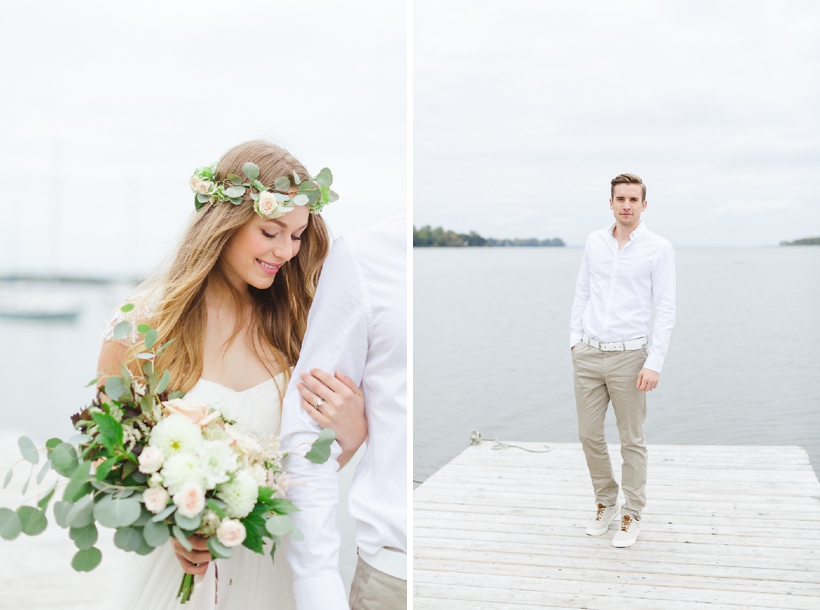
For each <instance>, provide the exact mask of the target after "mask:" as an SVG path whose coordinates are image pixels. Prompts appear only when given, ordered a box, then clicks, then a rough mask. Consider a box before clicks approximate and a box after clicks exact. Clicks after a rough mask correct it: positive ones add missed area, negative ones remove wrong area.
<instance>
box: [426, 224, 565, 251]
mask: <svg viewBox="0 0 820 610" xmlns="http://www.w3.org/2000/svg"><path fill="white" fill-rule="evenodd" d="M565 245H566V244H565V243H564V241H563V240H562V239H560V238H558V237H556V238H555V239H536V238H534V237H532V238H529V239H520V238H516V239H495V238H492V237H482V236H481V235H479V234H478V233H476V232H475V231H470V232H469V233H456V232H455V231H445V230H444V229H443V228H442V227H436V228H435V229H433V228H431V227H430V225H426V226H423V227H421V228H420V229H417V228H416V227H415V226H414V227H413V247H414V248H463V247H470V246H473V247H502V248H503V247H524V248H538V247H542V248H543V247H560V246H565Z"/></svg>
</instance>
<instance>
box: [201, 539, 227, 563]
mask: <svg viewBox="0 0 820 610" xmlns="http://www.w3.org/2000/svg"><path fill="white" fill-rule="evenodd" d="M207 545H208V550H209V551H211V555H213V556H214V557H216V558H217V559H230V558H231V553H232V550H231V548H230V547H227V546H225V545H224V544H222V543H221V542H219V540H217V538H216V536H212V537H210V538H208V542H207Z"/></svg>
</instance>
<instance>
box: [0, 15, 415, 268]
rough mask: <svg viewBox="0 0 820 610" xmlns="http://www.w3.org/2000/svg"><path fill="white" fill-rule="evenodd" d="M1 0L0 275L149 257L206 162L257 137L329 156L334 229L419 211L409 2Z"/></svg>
mask: <svg viewBox="0 0 820 610" xmlns="http://www.w3.org/2000/svg"><path fill="white" fill-rule="evenodd" d="M0 9H2V13H3V35H2V37H0V57H2V58H3V61H2V62H0V80H2V83H3V97H2V101H0V105H1V107H2V112H1V113H0V182H2V184H3V185H4V195H3V196H2V197H0V218H2V220H0V273H4V272H9V271H35V272H43V271H55V270H56V271H62V272H75V273H94V274H112V273H121V274H124V275H133V274H140V273H144V272H146V271H149V270H150V269H151V268H152V267H153V266H154V265H155V264H156V262H157V261H158V260H160V259H161V258H162V257H163V256H164V255H165V254H166V253H167V252H168V251H169V250H170V249H172V248H173V246H174V244H175V243H176V240H177V237H178V235H179V234H180V231H181V230H182V228H183V227H184V226H185V223H186V222H187V219H188V217H189V215H190V214H191V212H192V210H193V203H192V201H193V198H192V195H191V192H190V190H189V188H188V179H189V177H190V176H191V173H192V172H193V170H194V169H195V168H196V167H198V166H201V165H205V164H208V163H211V162H213V161H216V160H217V159H218V158H219V156H220V155H221V154H222V153H223V152H225V151H226V150H227V149H228V148H230V147H231V146H233V145H235V144H238V143H240V142H242V141H245V140H249V139H253V138H258V137H265V138H268V139H272V140H274V141H276V142H278V143H280V144H282V145H283V146H285V147H286V148H288V149H289V150H290V151H291V152H292V153H294V154H295V155H296V156H297V157H298V158H299V159H300V160H301V161H302V162H303V163H305V164H306V166H307V167H308V170H310V171H312V172H318V171H319V169H321V168H322V167H324V166H328V167H330V168H331V169H332V170H333V173H334V177H335V182H334V190H336V191H337V192H338V193H339V194H340V196H341V199H340V200H339V201H338V202H337V203H334V204H333V205H331V206H329V207H328V208H327V209H326V211H325V213H324V216H325V218H326V220H327V221H328V224H329V225H330V227H331V229H332V231H333V232H334V234H335V235H336V236H338V235H342V234H344V233H345V232H346V231H349V230H351V229H355V228H358V227H362V226H367V225H370V224H373V223H375V222H377V221H379V220H382V219H384V218H388V217H390V216H393V215H395V214H398V213H402V212H405V211H406V197H405V193H406V186H407V174H406V162H407V158H406V146H407V142H406V102H407V89H406V57H407V56H406V43H407V38H406V23H407V19H406V7H405V5H404V4H403V3H402V2H382V1H380V0H349V1H347V2H335V1H334V0H325V1H303V2H298V3H297V2H275V3H274V2H268V1H264V0H260V1H252V0H231V1H230V2H228V1H222V2H214V1H212V0H210V1H202V0H199V1H197V2H193V1H189V2H168V1H162V2H157V1H155V0H149V1H142V2H139V3H136V4H135V3H123V2H108V1H91V0H75V1H73V2H60V1H58V0H52V1H42V0H40V1H27V2H13V1H9V0H2V1H0Z"/></svg>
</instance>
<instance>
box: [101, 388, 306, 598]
mask: <svg viewBox="0 0 820 610" xmlns="http://www.w3.org/2000/svg"><path fill="white" fill-rule="evenodd" d="M284 379H285V377H284V375H283V374H280V375H277V376H276V377H275V378H273V379H269V380H267V381H265V382H264V383H261V384H259V385H257V386H255V387H253V388H249V389H247V390H244V391H242V392H237V391H235V390H232V389H230V388H226V387H225V386H222V385H220V384H218V383H215V382H213V381H208V380H207V379H200V380H199V381H198V382H197V384H196V385H195V386H194V387H193V388H192V389H191V391H190V392H188V394H187V395H186V398H191V399H196V400H201V401H205V402H207V403H208V404H211V405H214V406H219V408H220V409H221V410H222V412H223V413H224V415H225V417H226V418H227V419H230V420H233V421H235V422H236V423H237V425H238V426H239V428H240V430H241V431H242V432H243V433H246V434H253V435H255V436H257V437H262V436H270V435H277V434H278V433H279V423H280V419H281V412H282V409H281V400H280V398H279V396H280V392H279V384H284ZM284 389H285V388H284V387H282V388H281V390H282V394H284ZM286 553H287V541H286V542H285V544H283V545H280V546H279V547H278V548H277V549H276V558H275V559H276V561H275V562H272V561H271V558H270V546H269V545H266V547H265V553H264V554H262V555H260V554H258V553H254V552H253V551H251V550H249V549H246V548H245V547H243V546H239V547H235V548H234V550H233V554H232V556H231V558H230V559H227V560H223V559H218V560H216V561H212V562H211V563H210V564H209V565H208V572H207V573H206V574H205V576H204V577H197V580H196V581H195V587H194V594H193V595H192V596H191V599H190V600H188V603H187V604H185V605H184V606H181V605H180V604H179V601H178V600H177V591H178V590H179V584H180V582H181V580H182V576H183V572H182V567H181V566H180V565H179V562H178V561H177V559H176V556H175V555H174V549H173V547H172V546H171V543H170V542H168V543H166V544H165V545H164V546H162V547H160V548H158V549H156V550H155V551H154V552H153V553H151V554H150V555H145V556H139V555H134V554H129V560H128V561H127V562H126V569H125V575H124V578H123V580H122V582H121V583H119V585H117V587H116V588H115V589H114V590H113V591H112V593H111V595H109V596H108V598H107V599H106V601H105V602H104V603H103V605H102V606H101V610H172V609H173V610H180V609H185V610H217V609H218V610H257V609H258V610H267V609H269V610H290V609H295V608H296V603H295V601H294V598H293V582H292V579H291V573H290V568H289V567H288V562H287V557H286ZM214 564H216V572H215V570H214V567H215V566H214ZM217 572H218V582H217V579H216V578H215V573H217Z"/></svg>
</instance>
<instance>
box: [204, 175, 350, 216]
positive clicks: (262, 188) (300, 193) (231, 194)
mask: <svg viewBox="0 0 820 610" xmlns="http://www.w3.org/2000/svg"><path fill="white" fill-rule="evenodd" d="M242 173H243V174H244V175H245V178H246V180H243V178H242V177H241V176H237V175H236V174H228V177H227V179H226V180H222V181H218V180H216V163H212V164H211V165H206V166H205V167H199V168H197V169H196V170H194V175H193V176H191V182H190V185H191V190H192V191H193V192H194V193H195V194H196V196H195V198H194V205H195V206H196V209H197V211H199V209H200V208H202V206H204V205H205V204H206V203H210V204H212V205H217V204H219V203H222V202H225V203H227V202H230V203H232V204H233V205H239V204H241V203H242V199H243V198H244V196H245V194H246V193H247V194H248V196H249V197H250V198H251V200H253V209H254V211H255V212H256V213H257V214H259V215H260V216H262V217H263V218H279V217H280V216H284V215H285V214H287V213H288V212H290V211H291V210H293V209H294V208H295V207H296V206H307V207H308V209H309V210H310V211H311V213H313V214H318V213H319V212H321V211H322V208H324V207H325V206H326V205H327V204H328V203H333V202H334V201H336V200H337V199H339V196H338V195H337V194H336V193H335V192H333V191H332V190H330V186H331V184H333V174H332V173H331V171H330V170H329V169H328V168H326V167H325V168H323V169H322V171H320V172H319V173H318V174H317V175H316V176H314V177H313V178H312V179H311V180H299V176H298V175H297V174H296V171H294V172H293V175H292V176H279V177H278V178H277V179H276V180H274V181H273V186H266V185H264V184H262V183H261V182H260V181H259V180H258V178H259V167H258V166H257V165H256V164H255V163H251V162H248V163H245V164H244V165H243V166H242ZM294 187H295V188H296V192H295V193H292V192H291V191H292V190H293V188H294Z"/></svg>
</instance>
